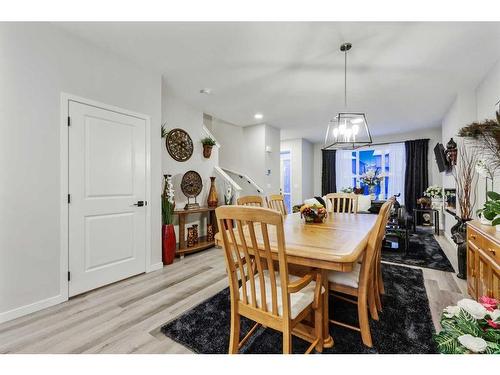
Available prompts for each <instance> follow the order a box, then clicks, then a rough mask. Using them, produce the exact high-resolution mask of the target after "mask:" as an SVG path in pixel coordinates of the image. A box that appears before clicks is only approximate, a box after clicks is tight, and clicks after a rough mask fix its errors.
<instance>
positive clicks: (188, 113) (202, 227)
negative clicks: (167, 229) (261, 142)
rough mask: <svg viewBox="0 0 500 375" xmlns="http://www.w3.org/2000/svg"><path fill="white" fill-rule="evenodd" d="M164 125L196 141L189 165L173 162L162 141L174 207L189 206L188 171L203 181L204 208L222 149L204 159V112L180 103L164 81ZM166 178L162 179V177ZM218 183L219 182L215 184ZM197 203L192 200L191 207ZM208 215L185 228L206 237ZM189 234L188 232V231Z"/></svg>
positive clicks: (191, 217)
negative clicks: (186, 191) (185, 181)
mask: <svg viewBox="0 0 500 375" xmlns="http://www.w3.org/2000/svg"><path fill="white" fill-rule="evenodd" d="M161 111H162V122H163V123H165V122H166V129H167V131H168V130H171V129H173V128H181V129H184V130H185V131H186V132H187V133H188V134H189V135H190V137H191V139H192V141H193V146H194V151H193V155H192V156H191V158H189V159H188V160H187V161H184V162H179V161H176V160H174V159H173V158H172V157H171V156H170V154H169V153H168V151H167V148H166V146H165V139H163V141H162V147H161V159H162V173H163V174H171V175H172V177H173V178H172V180H173V184H174V190H175V204H176V208H177V209H182V208H184V205H185V204H186V203H187V198H186V196H185V195H184V194H183V193H182V190H181V181H182V176H183V175H184V173H186V172H187V171H189V170H194V171H196V172H198V173H199V174H200V176H201V178H202V182H203V190H202V192H201V194H200V195H199V196H198V197H197V202H198V203H199V204H200V205H201V206H206V205H207V198H208V192H209V190H210V176H215V177H216V178H217V175H216V174H215V172H214V167H215V166H216V165H218V163H219V149H218V148H217V147H213V148H212V155H211V157H210V158H209V159H206V158H205V157H204V156H203V146H202V144H201V139H202V138H204V137H206V134H205V133H204V132H203V112H202V111H200V110H197V109H195V108H193V107H191V106H189V105H187V104H186V103H184V102H183V101H181V100H179V99H178V98H177V97H176V96H175V94H174V93H173V92H172V91H171V90H170V88H169V86H168V82H167V80H166V79H165V78H163V79H162V101H161ZM161 178H163V176H161ZM216 181H217V180H216ZM219 190H220V189H218V193H219V199H220V200H221V198H222V194H223V192H222V191H219ZM193 202H194V200H193V199H191V203H193ZM177 219H178V218H177V217H176V218H175V222H174V224H175V230H176V239H177V242H179V231H178V229H179V228H178V225H177V224H178V222H177ZM206 223H207V215H201V214H199V215H196V214H193V215H189V216H188V218H187V221H186V224H188V225H191V224H198V225H199V233H200V235H205V234H206ZM186 234H187V231H186Z"/></svg>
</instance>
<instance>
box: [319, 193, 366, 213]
mask: <svg viewBox="0 0 500 375" xmlns="http://www.w3.org/2000/svg"><path fill="white" fill-rule="evenodd" d="M325 200H326V203H327V206H328V205H330V209H329V210H330V212H335V213H357V212H358V196H357V195H356V194H350V193H329V194H327V195H326V196H325ZM327 208H328V207H327Z"/></svg>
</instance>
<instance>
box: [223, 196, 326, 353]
mask: <svg viewBox="0 0 500 375" xmlns="http://www.w3.org/2000/svg"><path fill="white" fill-rule="evenodd" d="M215 214H216V216H217V221H218V223H219V225H220V226H219V228H224V223H228V222H233V223H235V226H234V227H233V226H231V225H228V226H227V228H228V229H227V230H222V231H221V232H220V233H221V239H222V247H223V249H224V255H225V259H226V267H227V273H228V277H229V290H230V295H231V334H230V339H229V353H230V354H231V353H238V350H239V349H240V348H241V347H242V345H243V344H244V343H245V342H246V341H247V340H248V338H249V337H250V336H251V335H252V334H253V333H254V332H255V330H256V329H257V328H258V327H259V326H261V325H262V326H265V327H269V328H272V329H274V330H277V331H280V332H282V334H283V353H284V354H287V353H291V352H292V330H293V329H294V328H296V329H300V328H301V327H298V324H299V323H300V322H301V321H302V320H304V319H305V318H308V317H310V316H311V314H312V315H313V316H314V318H313V320H314V329H312V330H311V331H310V332H309V338H310V341H312V343H311V345H310V346H309V348H308V349H307V351H306V353H310V352H311V351H312V350H313V349H314V348H316V350H317V351H319V352H321V351H322V350H323V338H322V335H323V332H322V326H323V306H322V293H321V292H322V290H323V288H322V286H321V275H320V273H319V272H318V273H317V274H316V275H315V276H313V275H312V274H306V275H304V276H303V277H297V276H292V275H289V273H288V264H287V256H286V250H285V233H284V229H283V215H281V214H280V213H279V212H277V211H274V210H271V209H268V208H259V207H241V206H239V207H238V206H221V207H218V208H217V209H216V210H215ZM259 232H260V233H259ZM257 237H259V238H260V239H261V241H260V242H259V243H258V242H257ZM271 243H272V244H273V249H274V250H275V253H274V259H277V264H276V265H275V263H274V262H273V254H272V253H271ZM255 249H258V251H255ZM276 252H277V253H276ZM251 254H252V255H253V256H251ZM276 256H277V257H276ZM239 279H241V287H240V285H239ZM323 292H324V290H323ZM240 316H244V317H246V318H248V319H251V320H253V321H254V322H255V325H254V326H253V327H252V328H251V329H250V331H249V332H248V333H247V334H246V335H245V337H244V338H243V339H242V340H241V341H240ZM301 332H302V331H301ZM302 334H303V333H302Z"/></svg>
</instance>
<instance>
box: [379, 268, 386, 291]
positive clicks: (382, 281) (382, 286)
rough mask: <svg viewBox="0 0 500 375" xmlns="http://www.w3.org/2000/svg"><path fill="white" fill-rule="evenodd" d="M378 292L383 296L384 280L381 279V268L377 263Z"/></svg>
mask: <svg viewBox="0 0 500 375" xmlns="http://www.w3.org/2000/svg"><path fill="white" fill-rule="evenodd" d="M377 273H378V282H377V284H378V291H379V293H380V294H385V288H384V280H383V279H382V268H381V266H380V263H379V267H378V272H377Z"/></svg>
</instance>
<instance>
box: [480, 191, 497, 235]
mask: <svg viewBox="0 0 500 375" xmlns="http://www.w3.org/2000/svg"><path fill="white" fill-rule="evenodd" d="M486 197H487V199H486V202H484V205H483V208H482V209H480V210H477V214H478V215H479V216H480V217H481V223H482V224H487V225H493V226H494V227H496V228H497V231H500V226H499V225H498V224H500V194H498V193H495V192H494V191H489V192H488V193H486Z"/></svg>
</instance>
